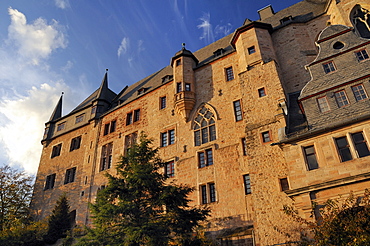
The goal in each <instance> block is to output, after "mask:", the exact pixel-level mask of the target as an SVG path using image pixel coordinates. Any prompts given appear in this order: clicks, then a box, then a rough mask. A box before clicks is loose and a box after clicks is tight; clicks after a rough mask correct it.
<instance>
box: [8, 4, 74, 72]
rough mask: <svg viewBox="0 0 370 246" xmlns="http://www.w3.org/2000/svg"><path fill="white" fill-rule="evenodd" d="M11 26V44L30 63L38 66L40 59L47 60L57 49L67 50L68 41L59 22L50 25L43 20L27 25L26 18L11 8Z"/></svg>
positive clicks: (9, 29) (39, 19)
mask: <svg viewBox="0 0 370 246" xmlns="http://www.w3.org/2000/svg"><path fill="white" fill-rule="evenodd" d="M8 13H9V15H10V18H11V24H10V26H9V27H8V32H9V34H8V35H9V37H8V38H9V41H10V42H9V43H13V44H15V45H16V47H17V49H18V54H19V55H21V56H23V57H24V58H26V59H27V60H28V61H29V62H30V63H32V64H34V65H38V64H39V61H40V59H46V58H48V57H49V55H50V54H51V53H52V51H53V50H55V49H57V48H65V47H66V45H67V40H66V38H65V37H64V34H63V32H62V31H61V27H60V26H59V25H58V22H57V21H55V20H53V21H52V23H51V24H50V25H48V24H47V22H46V20H44V19H42V18H38V19H36V20H35V21H34V22H33V23H32V24H27V19H26V16H25V15H24V14H23V13H21V12H19V11H18V10H16V9H12V8H9V9H8Z"/></svg>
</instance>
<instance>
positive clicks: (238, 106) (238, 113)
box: [233, 99, 243, 122]
mask: <svg viewBox="0 0 370 246" xmlns="http://www.w3.org/2000/svg"><path fill="white" fill-rule="evenodd" d="M233 107H234V116H235V121H236V122H238V121H242V120H243V110H242V103H241V99H239V100H236V101H234V102H233Z"/></svg>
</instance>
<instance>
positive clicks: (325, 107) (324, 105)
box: [316, 96, 331, 113]
mask: <svg viewBox="0 0 370 246" xmlns="http://www.w3.org/2000/svg"><path fill="white" fill-rule="evenodd" d="M323 100H324V101H323ZM316 102H317V106H318V107H319V110H320V112H321V113H326V112H329V111H330V110H331V109H330V105H329V102H328V98H327V96H321V97H318V98H317V99H316Z"/></svg>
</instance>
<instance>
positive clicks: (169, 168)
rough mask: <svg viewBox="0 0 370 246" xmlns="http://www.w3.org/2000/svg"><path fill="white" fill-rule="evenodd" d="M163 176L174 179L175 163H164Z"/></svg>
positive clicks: (172, 161)
mask: <svg viewBox="0 0 370 246" xmlns="http://www.w3.org/2000/svg"><path fill="white" fill-rule="evenodd" d="M164 174H165V175H166V177H167V178H173V177H175V161H174V160H171V161H168V162H166V163H165V167H164Z"/></svg>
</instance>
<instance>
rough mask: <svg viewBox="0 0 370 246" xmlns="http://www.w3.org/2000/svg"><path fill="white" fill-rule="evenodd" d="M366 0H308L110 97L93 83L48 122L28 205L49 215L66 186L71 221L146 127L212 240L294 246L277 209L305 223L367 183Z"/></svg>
mask: <svg viewBox="0 0 370 246" xmlns="http://www.w3.org/2000/svg"><path fill="white" fill-rule="evenodd" d="M369 11H370V2H369V1H368V0H360V1H353V0H336V1H335V0H304V1H302V2H299V3H297V4H295V5H293V6H291V7H288V8H286V9H284V10H281V11H279V12H277V13H275V12H274V11H273V9H272V7H271V6H267V7H266V8H264V9H261V10H259V15H260V20H259V21H250V20H248V19H246V21H245V23H244V24H243V25H242V26H241V27H240V28H238V29H236V30H235V32H234V33H233V34H231V35H229V36H226V37H224V38H222V39H220V40H218V41H216V42H214V43H212V44H210V45H208V46H206V47H204V48H202V49H200V50H198V51H195V52H194V53H193V52H191V51H189V50H187V49H186V48H185V47H183V48H182V49H181V50H180V51H179V52H177V53H176V54H175V55H174V56H173V57H172V58H171V62H170V64H169V65H168V66H166V67H164V68H163V69H161V70H159V71H158V72H156V73H154V74H152V75H150V76H148V77H146V78H144V79H142V80H140V81H138V82H137V83H135V84H133V85H131V86H128V87H125V88H124V89H123V90H122V91H121V92H119V93H118V94H116V93H115V92H113V91H111V90H110V89H109V88H108V74H107V73H106V74H105V75H104V78H103V80H102V83H101V86H100V87H99V88H98V89H97V90H96V91H95V92H94V93H92V94H91V95H90V96H89V97H88V98H86V100H85V101H83V102H82V103H81V104H80V105H78V106H77V107H76V108H75V109H74V110H72V111H71V112H70V113H68V114H67V115H65V116H62V115H61V107H62V97H61V99H60V101H59V102H58V104H57V106H56V108H55V110H54V112H53V114H52V116H51V118H50V120H49V121H48V122H47V123H46V124H45V125H46V129H45V134H44V136H43V139H42V144H43V152H42V156H41V160H40V165H39V169H38V173H37V178H36V183H35V188H34V194H33V199H32V204H31V207H32V209H33V210H34V211H35V213H36V215H37V217H38V218H39V219H41V218H45V217H47V216H48V215H49V214H50V212H51V210H52V209H53V207H54V205H55V201H56V200H57V199H58V198H59V197H60V195H61V194H62V193H64V192H66V193H67V195H68V198H69V201H70V206H71V210H72V213H73V215H74V217H75V222H76V223H77V224H80V225H87V224H90V223H91V220H90V217H89V210H88V204H89V203H92V202H94V199H95V197H96V194H97V191H98V190H99V189H101V188H103V187H104V185H105V184H106V182H107V180H106V178H105V176H104V173H106V172H109V173H111V174H115V168H114V165H115V163H116V162H117V161H118V160H119V157H120V156H121V155H124V154H125V150H126V149H127V148H129V147H130V146H131V144H132V143H134V142H135V141H136V140H137V138H138V136H139V135H140V133H141V132H145V133H146V134H147V135H148V137H149V138H152V139H154V145H155V147H159V154H160V157H161V158H162V159H163V160H164V161H166V162H167V165H166V168H165V170H163V172H165V173H166V174H167V175H168V176H169V181H175V182H176V183H179V184H188V185H190V186H192V187H195V188H196V191H195V192H193V193H192V194H191V196H190V199H191V200H192V201H193V202H192V205H203V204H206V205H208V206H209V207H210V208H211V210H212V216H211V217H210V218H209V222H208V225H207V231H208V232H209V235H211V236H212V237H213V238H214V239H215V240H217V241H218V242H219V243H220V245H274V244H279V243H286V242H288V241H294V240H295V238H294V236H295V232H296V231H295V229H294V228H295V225H294V223H293V222H292V221H291V219H290V218H289V217H288V216H287V215H285V214H284V212H283V205H293V206H295V208H297V209H298V211H299V213H300V214H301V215H302V216H305V217H306V218H309V216H310V215H311V214H310V209H311V204H312V202H317V203H318V204H320V203H323V202H324V201H325V200H327V199H328V198H337V197H340V196H341V195H344V196H345V195H348V194H349V193H350V192H351V191H352V192H354V193H355V194H362V193H363V191H364V189H365V188H368V187H369V186H370V152H369V141H370V124H369V123H370V111H369V109H370V100H369V96H370V95H369V94H368V93H369V92H370V69H369V68H370V59H369V52H370V12H369Z"/></svg>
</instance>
